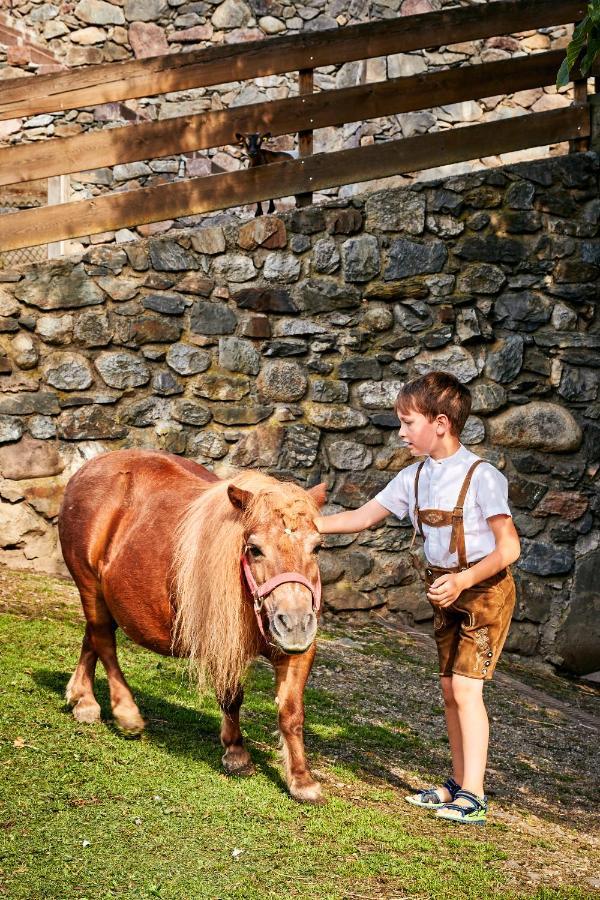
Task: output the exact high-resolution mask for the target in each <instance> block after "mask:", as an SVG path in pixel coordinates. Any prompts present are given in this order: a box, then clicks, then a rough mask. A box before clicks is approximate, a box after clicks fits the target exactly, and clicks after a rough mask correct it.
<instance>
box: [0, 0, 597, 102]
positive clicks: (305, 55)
mask: <svg viewBox="0 0 600 900" xmlns="http://www.w3.org/2000/svg"><path fill="white" fill-rule="evenodd" d="M585 11H586V2H584V0H527V2H522V0H497V2H494V3H489V4H486V7H485V11H482V7H481V5H479V4H476V5H474V6H468V7H457V8H452V9H447V10H442V11H439V12H431V13H426V14H424V15H416V16H404V17H399V18H397V19H386V20H385V21H383V22H369V23H366V24H362V25H351V26H349V27H344V28H340V29H337V30H335V31H334V30H331V31H321V32H316V33H306V34H297V35H291V36H286V37H281V38H272V39H269V40H264V41H253V42H251V43H248V44H243V45H227V46H225V47H210V48H208V49H206V50H194V51H191V52H188V53H174V54H169V55H166V56H156V57H151V58H150V59H144V60H135V61H133V60H132V61H126V62H120V63H107V64H102V65H99V66H88V67H86V68H83V69H82V70H81V71H75V72H68V73H65V74H62V73H60V74H54V75H42V76H38V77H34V78H33V79H32V78H18V79H11V80H9V81H5V82H3V85H2V99H1V100H0V120H2V119H13V118H19V117H23V116H33V115H36V114H38V113H44V112H55V111H56V110H65V109H74V108H80V107H86V106H96V105H98V104H100V103H108V102H111V101H117V100H126V99H131V98H134V97H147V96H153V95H155V94H162V93H166V92H167V91H181V90H185V89H188V88H193V87H206V86H208V85H211V84H224V83H227V82H230V81H243V80H244V79H248V78H257V77H259V76H263V75H273V74H281V73H282V72H291V71H295V70H299V69H302V68H308V67H310V68H313V69H314V68H317V67H319V66H328V65H334V64H337V63H341V62H348V61H350V60H355V59H367V58H370V57H373V56H385V55H386V54H389V53H405V52H408V51H411V50H418V49H421V48H425V47H438V46H441V45H445V44H450V43H452V42H459V41H470V40H475V39H477V38H485V37H491V36H493V35H496V34H510V33H512V32H515V31H525V30H527V29H530V28H541V27H543V26H546V25H561V24H564V23H566V22H573V21H577V20H578V19H580V18H582V17H583V16H584V15H585Z"/></svg>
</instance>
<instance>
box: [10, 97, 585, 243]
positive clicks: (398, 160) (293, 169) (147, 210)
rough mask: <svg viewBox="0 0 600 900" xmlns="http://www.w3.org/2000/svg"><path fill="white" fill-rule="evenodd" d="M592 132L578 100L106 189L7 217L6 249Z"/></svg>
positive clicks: (355, 180) (315, 188)
mask: <svg viewBox="0 0 600 900" xmlns="http://www.w3.org/2000/svg"><path fill="white" fill-rule="evenodd" d="M589 133H590V113H589V108H588V106H587V105H586V106H575V105H574V106H571V107H569V108H568V109H559V110H552V111H551V112H545V113H534V114H530V115H523V116H518V117H516V118H513V119H503V120H500V121H497V122H486V123H484V124H481V125H471V126H467V127H464V128H454V129H451V130H448V131H444V132H441V133H437V134H426V135H419V136H417V137H412V138H406V139H404V140H399V141H389V142H387V143H383V144H373V145H372V146H370V147H359V148H356V149H353V150H340V151H338V152H336V153H319V154H316V155H315V156H311V157H308V158H306V159H304V160H290V161H285V162H281V163H273V164H271V165H269V166H259V167H256V168H253V169H246V170H243V171H240V172H228V173H225V174H223V175H210V176H208V177H205V178H194V179H190V180H189V181H180V182H175V183H173V184H166V185H159V186H157V187H151V188H141V189H140V190H137V191H126V192H123V193H119V194H110V195H104V196H102V197H96V198H94V199H93V200H84V201H79V202H76V203H66V204H64V205H63V206H60V207H44V208H42V209H35V210H26V211H24V212H18V213H12V214H10V215H4V216H0V250H15V249H17V248H19V247H32V246H35V245H37V244H45V243H49V242H51V241H57V240H62V239H65V238H73V237H78V236H79V235H87V234H98V233H100V232H102V231H113V230H116V229H118V228H124V227H128V226H135V225H139V224H142V223H147V222H158V221H162V220H164V219H176V218H178V217H179V216H186V215H194V214H197V213H202V212H210V211H213V210H217V209H226V208H227V207H231V206H240V205H242V204H246V203H254V202H256V201H258V200H266V199H268V198H270V197H286V196H290V195H293V194H300V193H303V192H306V191H314V190H320V189H322V188H327V187H335V186H336V185H340V184H354V183H357V182H361V181H369V180H371V179H373V178H385V177H387V176H389V175H397V174H401V173H403V172H415V171H418V170H421V169H429V168H432V167H434V166H442V165H447V164H448V163H453V162H458V161H462V160H467V159H476V158H478V157H480V156H490V155H492V154H496V153H507V152H509V151H511V150H520V149H523V148H525V147H539V146H543V145H545V144H549V143H556V142H558V141H564V140H569V139H572V138H575V137H584V136H586V135H588V134H589Z"/></svg>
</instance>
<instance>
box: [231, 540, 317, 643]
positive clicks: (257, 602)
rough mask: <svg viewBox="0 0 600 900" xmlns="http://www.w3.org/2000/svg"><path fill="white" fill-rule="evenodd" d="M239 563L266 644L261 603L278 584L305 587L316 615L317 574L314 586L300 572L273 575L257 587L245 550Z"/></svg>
mask: <svg viewBox="0 0 600 900" xmlns="http://www.w3.org/2000/svg"><path fill="white" fill-rule="evenodd" d="M241 562H242V572H243V575H244V579H245V583H246V585H247V587H248V590H249V592H250V594H251V596H252V599H253V601H254V614H255V616H256V621H257V623H258V627H259V629H260V633H261V634H262V636H263V638H264V640H265V641H266V642H267V643H269V640H268V638H267V636H266V634H265V629H264V626H263V622H262V608H263V603H264V600H265V597H268V596H269V594H271V593H272V592H273V591H274V590H275V588H277V587H279V585H280V584H287V583H288V582H297V583H298V584H303V585H304V587H307V588H308V589H309V591H310V593H311V596H312V608H313V612H314V613H315V615H317V614H318V612H319V610H320V608H321V577H320V575H319V574H317V581H316V583H315V584H314V585H313V584H311V582H310V581H309V580H308V578H305V577H304V575H301V574H300V572H282V573H281V574H280V575H274V576H273V578H269V579H268V581H265V582H264V584H261V585H260V586H259V585H258V584H257V583H256V580H255V578H254V575H253V574H252V570H251V568H250V563H249V562H248V557H247V555H246V549H244V551H243V553H242V559H241Z"/></svg>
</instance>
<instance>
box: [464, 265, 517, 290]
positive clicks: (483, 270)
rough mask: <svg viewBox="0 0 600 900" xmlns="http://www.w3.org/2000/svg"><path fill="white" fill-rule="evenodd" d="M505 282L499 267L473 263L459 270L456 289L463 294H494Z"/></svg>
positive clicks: (504, 276)
mask: <svg viewBox="0 0 600 900" xmlns="http://www.w3.org/2000/svg"><path fill="white" fill-rule="evenodd" d="M505 282H506V275H505V274H504V272H503V271H502V269H501V268H500V267H499V266H494V265H492V264H490V263H474V264H472V265H470V266H465V267H464V268H463V269H462V270H461V272H460V275H459V276H458V282H457V288H458V290H459V291H461V292H463V293H465V294H470V293H475V294H495V293H497V292H498V291H499V290H500V288H501V287H502V286H503V285H504V284H505Z"/></svg>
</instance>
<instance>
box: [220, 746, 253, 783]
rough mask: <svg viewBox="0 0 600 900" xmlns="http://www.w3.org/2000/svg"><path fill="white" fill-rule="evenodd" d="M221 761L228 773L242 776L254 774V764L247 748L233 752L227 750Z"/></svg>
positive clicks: (246, 776)
mask: <svg viewBox="0 0 600 900" xmlns="http://www.w3.org/2000/svg"><path fill="white" fill-rule="evenodd" d="M221 762H222V763H223V768H224V769H225V772H226V774H227V775H237V776H238V777H242V778H248V777H249V776H250V775H254V772H255V769H254V764H253V762H252V759H251V757H250V754H249V753H248V751H247V750H238V751H233V752H232V751H231V750H227V751H226V752H225V753H224V754H223V756H222V757H221Z"/></svg>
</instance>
